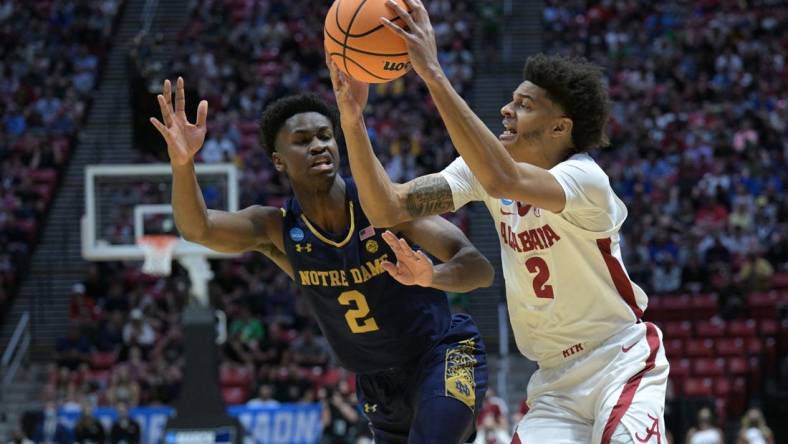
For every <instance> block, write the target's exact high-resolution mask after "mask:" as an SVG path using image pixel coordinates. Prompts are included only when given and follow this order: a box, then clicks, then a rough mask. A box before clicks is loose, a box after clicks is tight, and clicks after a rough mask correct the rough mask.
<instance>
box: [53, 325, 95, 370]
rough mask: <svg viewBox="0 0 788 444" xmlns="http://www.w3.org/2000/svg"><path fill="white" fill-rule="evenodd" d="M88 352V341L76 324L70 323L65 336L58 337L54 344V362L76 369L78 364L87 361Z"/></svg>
mask: <svg viewBox="0 0 788 444" xmlns="http://www.w3.org/2000/svg"><path fill="white" fill-rule="evenodd" d="M89 352H90V342H88V339H87V338H86V337H85V336H84V335H83V334H82V333H81V332H80V330H79V327H78V326H77V325H75V324H71V325H69V327H68V331H67V333H66V336H64V337H61V338H59V339H58V340H57V344H55V362H57V365H58V366H60V367H66V368H68V369H69V370H76V369H77V367H79V366H80V364H82V363H85V362H87V360H88V353H89Z"/></svg>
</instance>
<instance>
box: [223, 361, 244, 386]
mask: <svg viewBox="0 0 788 444" xmlns="http://www.w3.org/2000/svg"><path fill="white" fill-rule="evenodd" d="M251 380H252V376H251V373H250V372H249V370H248V369H246V368H245V367H234V366H229V365H225V366H222V368H221V370H219V383H220V384H221V385H222V387H248V386H249V383H250V382H251Z"/></svg>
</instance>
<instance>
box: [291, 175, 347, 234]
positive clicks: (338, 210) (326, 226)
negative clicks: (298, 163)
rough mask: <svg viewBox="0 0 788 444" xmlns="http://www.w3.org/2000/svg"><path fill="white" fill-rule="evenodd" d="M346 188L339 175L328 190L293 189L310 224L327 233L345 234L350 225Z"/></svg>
mask: <svg viewBox="0 0 788 444" xmlns="http://www.w3.org/2000/svg"><path fill="white" fill-rule="evenodd" d="M345 188H346V185H345V181H344V180H343V179H342V178H341V177H340V176H338V175H337V176H336V180H334V182H333V183H332V184H331V186H330V187H328V188H327V189H317V190H301V189H296V188H295V187H293V193H294V194H295V196H296V199H298V203H299V205H301V211H302V212H303V213H304V216H306V218H307V219H309V222H311V223H312V224H313V225H317V226H318V227H320V229H321V230H323V231H325V232H328V233H336V234H344V233H346V232H347V227H348V224H350V218H349V217H348V216H349V215H348V205H347V199H346V197H345Z"/></svg>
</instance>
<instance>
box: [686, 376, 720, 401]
mask: <svg viewBox="0 0 788 444" xmlns="http://www.w3.org/2000/svg"><path fill="white" fill-rule="evenodd" d="M712 386H713V382H712V379H711V378H689V379H687V381H686V382H685V383H684V394H685V395H686V396H707V397H710V396H711V394H712Z"/></svg>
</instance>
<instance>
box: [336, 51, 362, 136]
mask: <svg viewBox="0 0 788 444" xmlns="http://www.w3.org/2000/svg"><path fill="white" fill-rule="evenodd" d="M325 53H326V66H328V72H329V73H331V86H332V87H333V88H334V96H335V97H336V99H337V107H338V108H339V114H340V116H341V118H342V119H351V120H355V119H358V118H360V117H361V115H362V114H363V113H364V108H365V107H366V106H367V99H368V98H369V85H368V84H366V83H364V82H361V81H358V80H356V79H354V78H353V77H350V76H349V75H347V74H345V73H344V72H342V71H340V70H339V68H337V65H336V64H335V63H334V61H333V60H331V57H330V56H329V55H328V51H327V50H326V51H325Z"/></svg>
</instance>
